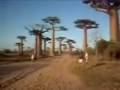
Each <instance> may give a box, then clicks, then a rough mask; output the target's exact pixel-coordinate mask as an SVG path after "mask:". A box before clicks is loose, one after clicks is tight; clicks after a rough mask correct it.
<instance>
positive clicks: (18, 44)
mask: <svg viewBox="0 0 120 90" xmlns="http://www.w3.org/2000/svg"><path fill="white" fill-rule="evenodd" d="M15 45H16V46H17V47H18V53H19V55H20V47H21V43H20V42H18V43H15Z"/></svg>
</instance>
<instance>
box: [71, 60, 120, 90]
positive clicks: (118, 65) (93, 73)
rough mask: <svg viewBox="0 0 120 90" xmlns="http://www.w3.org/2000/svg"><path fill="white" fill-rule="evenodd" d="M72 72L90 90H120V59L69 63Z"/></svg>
mask: <svg viewBox="0 0 120 90" xmlns="http://www.w3.org/2000/svg"><path fill="white" fill-rule="evenodd" d="M71 68H72V72H73V73H74V74H76V75H78V76H79V78H80V80H82V81H83V82H84V83H85V84H86V86H87V87H89V88H90V90H120V61H105V60H104V61H97V60H95V59H90V60H89V62H88V63H81V64H80V63H78V62H77V60H76V61H75V62H74V63H72V65H71Z"/></svg>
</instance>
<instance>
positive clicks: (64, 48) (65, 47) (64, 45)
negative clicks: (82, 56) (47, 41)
mask: <svg viewBox="0 0 120 90" xmlns="http://www.w3.org/2000/svg"><path fill="white" fill-rule="evenodd" d="M62 47H63V51H64V52H66V49H67V44H65V43H63V44H62Z"/></svg>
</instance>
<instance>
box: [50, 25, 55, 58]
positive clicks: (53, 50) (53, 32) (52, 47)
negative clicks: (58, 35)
mask: <svg viewBox="0 0 120 90" xmlns="http://www.w3.org/2000/svg"><path fill="white" fill-rule="evenodd" d="M51 32H52V39H51V50H50V56H54V55H55V30H54V25H52V30H51Z"/></svg>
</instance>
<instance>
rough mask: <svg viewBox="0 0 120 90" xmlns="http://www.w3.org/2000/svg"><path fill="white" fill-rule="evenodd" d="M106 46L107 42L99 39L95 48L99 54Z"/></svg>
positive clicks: (102, 52)
mask: <svg viewBox="0 0 120 90" xmlns="http://www.w3.org/2000/svg"><path fill="white" fill-rule="evenodd" d="M107 47H108V42H107V41H105V40H104V39H101V40H99V41H98V42H97V47H96V48H97V50H98V53H99V54H104V50H105V49H106V48H107Z"/></svg>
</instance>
